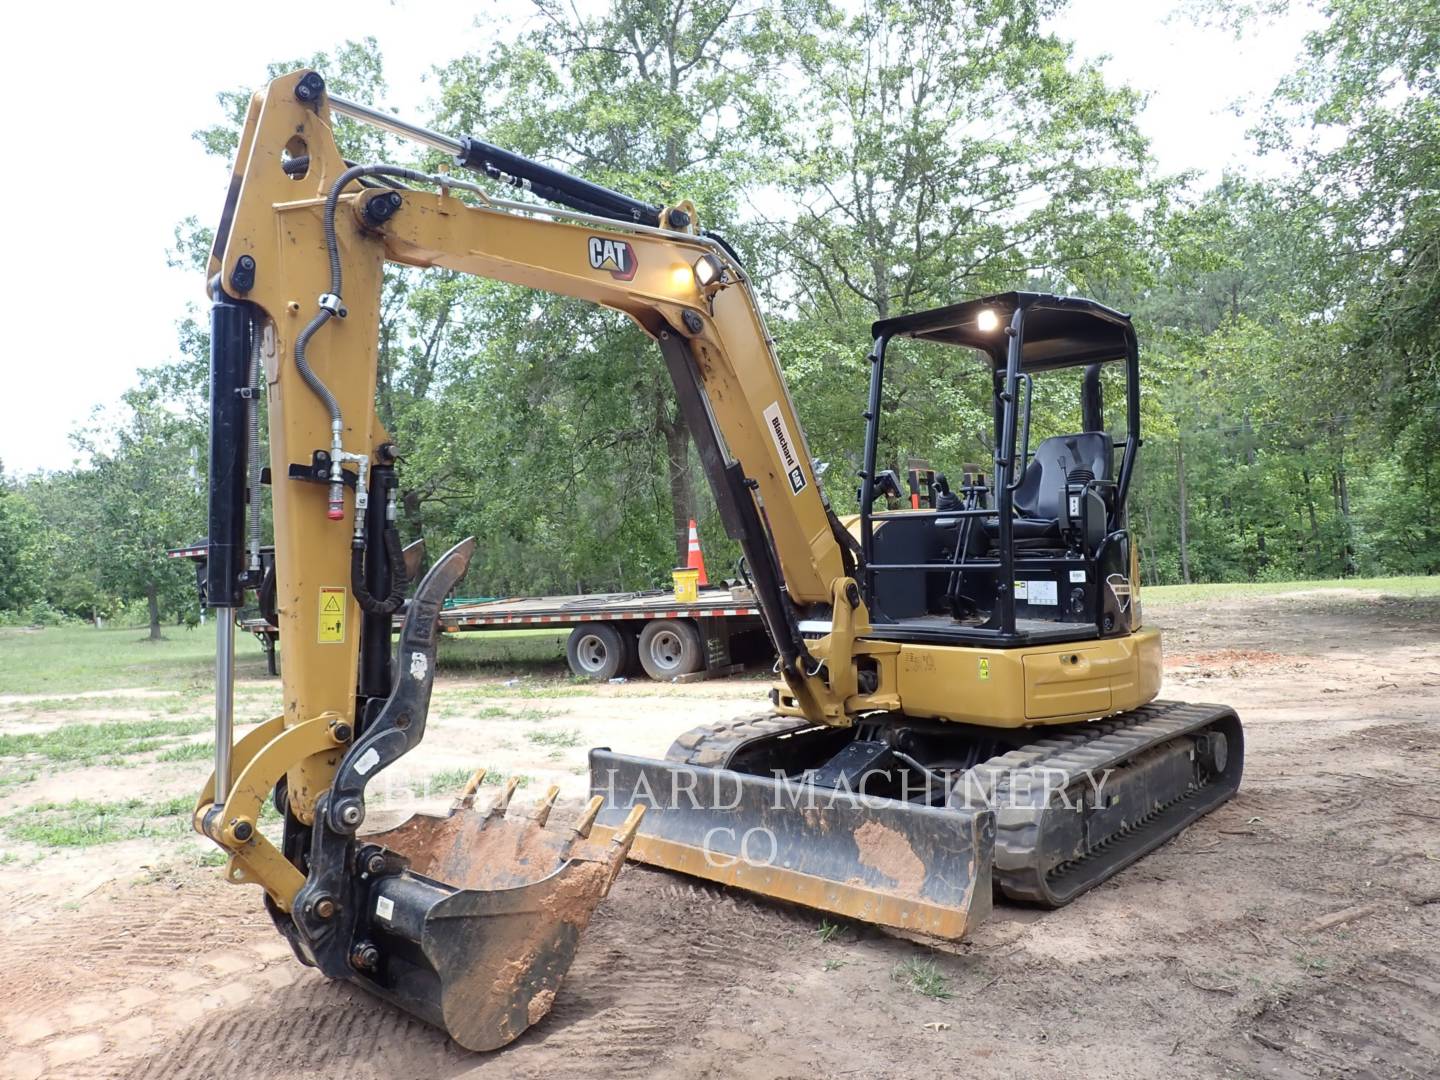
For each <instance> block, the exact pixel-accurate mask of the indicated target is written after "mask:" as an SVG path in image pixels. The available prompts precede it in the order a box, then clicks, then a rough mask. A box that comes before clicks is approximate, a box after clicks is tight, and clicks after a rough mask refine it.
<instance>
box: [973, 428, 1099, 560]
mask: <svg viewBox="0 0 1440 1080" xmlns="http://www.w3.org/2000/svg"><path fill="white" fill-rule="evenodd" d="M1113 451H1114V446H1113V444H1112V443H1111V441H1110V436H1109V435H1107V434H1105V432H1103V431H1086V432H1082V433H1081V434H1078V435H1056V436H1053V437H1052V438H1049V439H1046V440H1045V441H1044V442H1042V443H1041V444H1040V445H1039V446H1037V447H1036V448H1035V453H1034V456H1032V457H1031V458H1030V464H1029V465H1027V466H1026V467H1025V475H1024V477H1022V478H1021V480H1020V486H1019V487H1018V488H1016V489H1015V500H1014V506H1015V517H1014V518H1013V519H1012V520H1011V535H1012V536H1013V537H1014V538H1015V539H1016V540H1043V539H1049V538H1052V537H1053V538H1055V539H1057V540H1058V539H1059V538H1060V512H1061V510H1062V509H1063V508H1064V505H1065V484H1066V480H1067V478H1068V477H1069V476H1070V475H1071V474H1072V473H1075V472H1077V471H1079V470H1083V471H1084V472H1088V473H1089V474H1090V476H1091V477H1092V478H1093V479H1095V480H1110V479H1112V477H1111V475H1110V474H1111V469H1112V465H1113V461H1114V453H1113ZM985 532H986V533H987V534H989V535H990V536H995V535H997V534H998V532H999V522H996V521H986V522H985Z"/></svg>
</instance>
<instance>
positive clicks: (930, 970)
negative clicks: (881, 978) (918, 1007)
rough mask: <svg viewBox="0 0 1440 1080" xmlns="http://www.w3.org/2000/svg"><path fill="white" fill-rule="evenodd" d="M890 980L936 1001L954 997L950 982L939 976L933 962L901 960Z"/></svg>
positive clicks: (938, 970) (891, 973)
mask: <svg viewBox="0 0 1440 1080" xmlns="http://www.w3.org/2000/svg"><path fill="white" fill-rule="evenodd" d="M890 978H891V979H893V980H894V981H895V982H897V983H900V984H901V985H902V986H905V987H907V988H908V989H910V990H911V991H913V992H914V993H917V994H920V995H922V996H924V997H928V998H935V999H936V1000H937V1001H944V1000H946V999H947V998H952V997H954V996H955V994H954V991H952V990H951V989H950V981H949V980H948V979H947V978H946V977H945V976H944V975H943V974H941V972H940V969H939V968H938V967H937V966H936V965H935V961H934V960H914V959H911V960H902V961H900V963H898V964H896V965H895V968H894V970H893V971H891V972H890Z"/></svg>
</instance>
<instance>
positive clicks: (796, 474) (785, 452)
mask: <svg viewBox="0 0 1440 1080" xmlns="http://www.w3.org/2000/svg"><path fill="white" fill-rule="evenodd" d="M765 427H766V428H767V429H768V430H769V432H770V437H771V438H772V439H774V440H775V449H776V450H778V451H779V452H780V464H782V465H783V466H784V467H785V477H786V479H788V480H789V481H790V493H791V494H792V495H799V494H800V492H802V491H804V490H805V471H804V470H803V469H802V468H801V467H800V458H799V457H798V451H797V450H796V448H795V440H794V439H792V438H790V429H789V428H788V427H786V425H785V417H783V416H781V415H780V403H779V402H778V401H774V402H771V403H770V405H769V407H767V408H766V410H765Z"/></svg>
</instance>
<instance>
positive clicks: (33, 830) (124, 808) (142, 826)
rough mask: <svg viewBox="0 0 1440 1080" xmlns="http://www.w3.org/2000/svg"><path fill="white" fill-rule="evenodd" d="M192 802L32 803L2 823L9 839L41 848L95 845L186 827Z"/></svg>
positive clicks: (73, 801)
mask: <svg viewBox="0 0 1440 1080" xmlns="http://www.w3.org/2000/svg"><path fill="white" fill-rule="evenodd" d="M194 804H195V800H194V799H192V798H185V797H179V798H174V799H167V800H165V801H163V802H155V803H152V802H146V801H145V800H143V799H124V800H121V801H119V802H113V803H100V802H92V801H90V800H87V799H74V800H72V801H70V802H68V803H54V802H48V803H36V804H35V805H34V806H29V807H26V808H25V810H23V811H22V812H20V813H17V814H11V815H9V816H8V817H6V818H4V819H3V821H0V828H3V829H4V831H5V833H6V835H7V836H9V837H10V838H11V839H13V840H22V841H25V842H26V843H30V844H38V845H39V846H41V847H93V846H95V845H96V844H113V843H115V842H117V841H120V840H133V839H136V838H137V837H143V836H165V835H174V834H176V833H178V832H183V831H185V830H186V829H188V828H189V821H188V818H189V815H190V811H191V809H192V807H193V806H194Z"/></svg>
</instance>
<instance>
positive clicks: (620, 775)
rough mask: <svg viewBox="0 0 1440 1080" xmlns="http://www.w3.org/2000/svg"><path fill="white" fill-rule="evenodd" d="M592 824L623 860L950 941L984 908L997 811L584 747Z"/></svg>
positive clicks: (987, 907)
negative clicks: (641, 811) (594, 811)
mask: <svg viewBox="0 0 1440 1080" xmlns="http://www.w3.org/2000/svg"><path fill="white" fill-rule="evenodd" d="M590 790H591V793H592V794H593V795H594V796H596V797H599V798H601V799H603V800H604V805H603V807H602V808H601V810H600V818H599V825H598V826H597V830H596V831H597V832H599V831H600V829H602V828H613V829H615V830H616V834H615V835H616V836H617V837H618V836H622V835H624V834H625V833H626V831H627V830H628V829H630V828H632V827H633V826H632V823H633V820H634V819H633V818H632V817H630V815H631V814H633V813H634V812H635V810H636V809H637V808H641V807H643V808H645V817H644V821H643V822H642V823H641V828H640V834H639V836H638V837H636V838H635V843H634V848H633V850H632V851H631V858H633V859H636V860H638V861H640V862H644V863H649V864H651V865H653V866H659V867H663V868H665V869H668V870H676V871H679V872H680V873H683V874H689V875H690V876H692V877H698V878H704V879H706V880H709V881H714V882H718V883H720V884H724V885H733V886H736V887H738V888H742V889H746V890H748V891H750V892H756V893H760V894H761V895H763V896H768V897H773V898H775V899H780V900H786V901H790V902H792V903H796V904H803V905H805V906H806V907H811V908H815V909H818V910H820V911H828V912H833V913H835V914H837V915H841V916H844V917H845V918H850V919H857V920H860V921H862V922H872V923H879V924H880V925H882V926H891V927H895V928H896V929H901V930H909V931H913V932H915V933H917V934H923V935H926V936H929V937H938V938H947V939H952V940H954V939H958V938H960V937H962V936H963V935H964V934H965V933H967V932H968V931H969V930H970V928H971V927H973V926H975V925H976V924H977V923H979V922H982V921H983V920H984V919H985V918H986V916H988V915H989V913H990V905H991V865H992V860H993V855H994V848H995V813H994V811H993V810H991V809H989V808H984V807H982V808H978V809H968V808H967V809H947V808H943V807H935V806H928V805H921V804H917V803H912V802H902V801H900V800H898V799H888V798H881V797H877V796H871V795H867V794H861V793H855V792H851V791H846V790H839V789H836V788H827V787H822V786H819V785H816V784H814V783H813V782H812V781H811V780H810V779H793V778H787V777H784V776H779V777H771V776H758V775H754V774H751V773H743V772H737V771H734V770H731V769H723V768H719V769H713V768H707V767H705V766H701V765H695V764H691V763H688V762H683V761H675V760H664V761H661V760H655V759H649V758H637V757H627V756H626V755H624V754H616V753H613V752H611V751H609V750H603V749H601V750H592V751H591V752H590Z"/></svg>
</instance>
